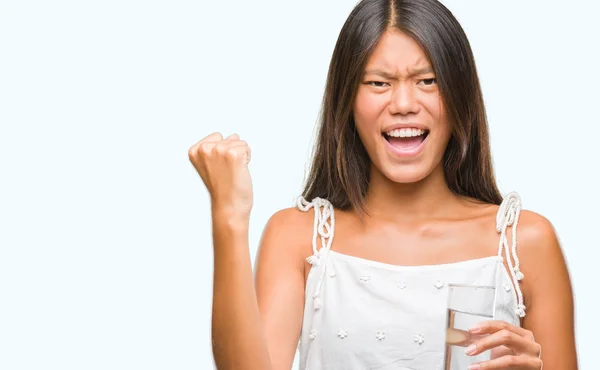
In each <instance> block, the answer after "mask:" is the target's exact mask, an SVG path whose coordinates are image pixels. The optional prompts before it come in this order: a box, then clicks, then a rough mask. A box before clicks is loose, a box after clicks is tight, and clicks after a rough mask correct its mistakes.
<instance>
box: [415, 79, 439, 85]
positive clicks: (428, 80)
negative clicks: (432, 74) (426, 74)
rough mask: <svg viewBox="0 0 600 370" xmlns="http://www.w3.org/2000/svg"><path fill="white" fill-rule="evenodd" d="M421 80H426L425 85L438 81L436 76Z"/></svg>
mask: <svg viewBox="0 0 600 370" xmlns="http://www.w3.org/2000/svg"><path fill="white" fill-rule="evenodd" d="M419 82H424V85H425V86H432V85H433V84H434V83H437V80H436V79H435V78H426V79H424V80H421V81H419Z"/></svg>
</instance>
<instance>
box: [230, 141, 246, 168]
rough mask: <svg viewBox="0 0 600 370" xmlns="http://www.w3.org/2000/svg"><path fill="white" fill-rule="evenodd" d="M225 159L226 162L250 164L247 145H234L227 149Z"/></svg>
mask: <svg viewBox="0 0 600 370" xmlns="http://www.w3.org/2000/svg"><path fill="white" fill-rule="evenodd" d="M225 155H226V157H227V159H228V160H230V161H232V162H234V163H239V164H248V163H250V147H249V146H247V145H235V146H231V147H229V148H227V152H226V154H225Z"/></svg>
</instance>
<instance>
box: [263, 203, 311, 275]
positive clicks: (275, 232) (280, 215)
mask: <svg viewBox="0 0 600 370" xmlns="http://www.w3.org/2000/svg"><path fill="white" fill-rule="evenodd" d="M313 217H314V216H313V214H312V210H311V212H302V211H300V210H299V209H298V208H295V207H290V208H285V209H282V210H279V211H277V212H275V213H274V214H273V215H272V216H271V217H270V218H269V220H268V221H267V224H266V226H265V227H264V230H263V234H262V237H261V241H260V246H259V251H258V257H259V258H258V259H261V260H264V261H266V260H269V259H270V258H271V257H272V258H277V259H278V260H280V262H281V259H282V258H285V259H291V260H292V261H295V262H296V263H297V264H298V266H302V267H303V266H304V264H303V262H305V258H306V257H308V256H309V255H310V254H311V240H312V233H313ZM258 259H257V262H258Z"/></svg>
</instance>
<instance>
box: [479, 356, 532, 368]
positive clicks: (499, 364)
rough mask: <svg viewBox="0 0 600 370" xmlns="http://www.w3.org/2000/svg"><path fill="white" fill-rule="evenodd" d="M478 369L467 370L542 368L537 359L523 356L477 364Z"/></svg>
mask: <svg viewBox="0 0 600 370" xmlns="http://www.w3.org/2000/svg"><path fill="white" fill-rule="evenodd" d="M477 365H478V366H479V368H477V367H473V366H474V365H471V366H469V369H478V370H496V369H502V370H526V369H527V370H541V369H542V367H543V364H542V360H540V359H539V358H537V357H525V356H504V357H500V358H496V359H494V360H489V361H484V362H479V363H477Z"/></svg>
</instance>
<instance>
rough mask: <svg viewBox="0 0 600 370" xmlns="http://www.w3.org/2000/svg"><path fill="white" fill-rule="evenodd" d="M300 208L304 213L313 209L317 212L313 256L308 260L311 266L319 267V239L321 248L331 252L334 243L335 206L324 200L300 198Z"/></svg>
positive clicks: (314, 225) (314, 226)
mask: <svg viewBox="0 0 600 370" xmlns="http://www.w3.org/2000/svg"><path fill="white" fill-rule="evenodd" d="M297 203H298V208H299V209H300V210H301V211H303V212H308V211H309V210H310V209H311V208H314V210H315V220H314V224H313V239H312V249H313V254H312V256H310V257H308V258H307V259H306V260H307V261H308V262H309V263H310V264H311V265H318V264H319V261H320V259H321V252H320V250H319V249H318V248H317V238H318V237H319V236H320V237H321V248H325V249H327V250H329V249H330V248H331V242H332V241H333V230H334V226H335V217H334V214H333V205H332V204H331V203H330V202H329V201H328V200H327V199H322V198H314V199H313V200H312V201H311V202H309V201H307V200H306V199H304V197H302V196H300V197H298V201H297Z"/></svg>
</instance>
